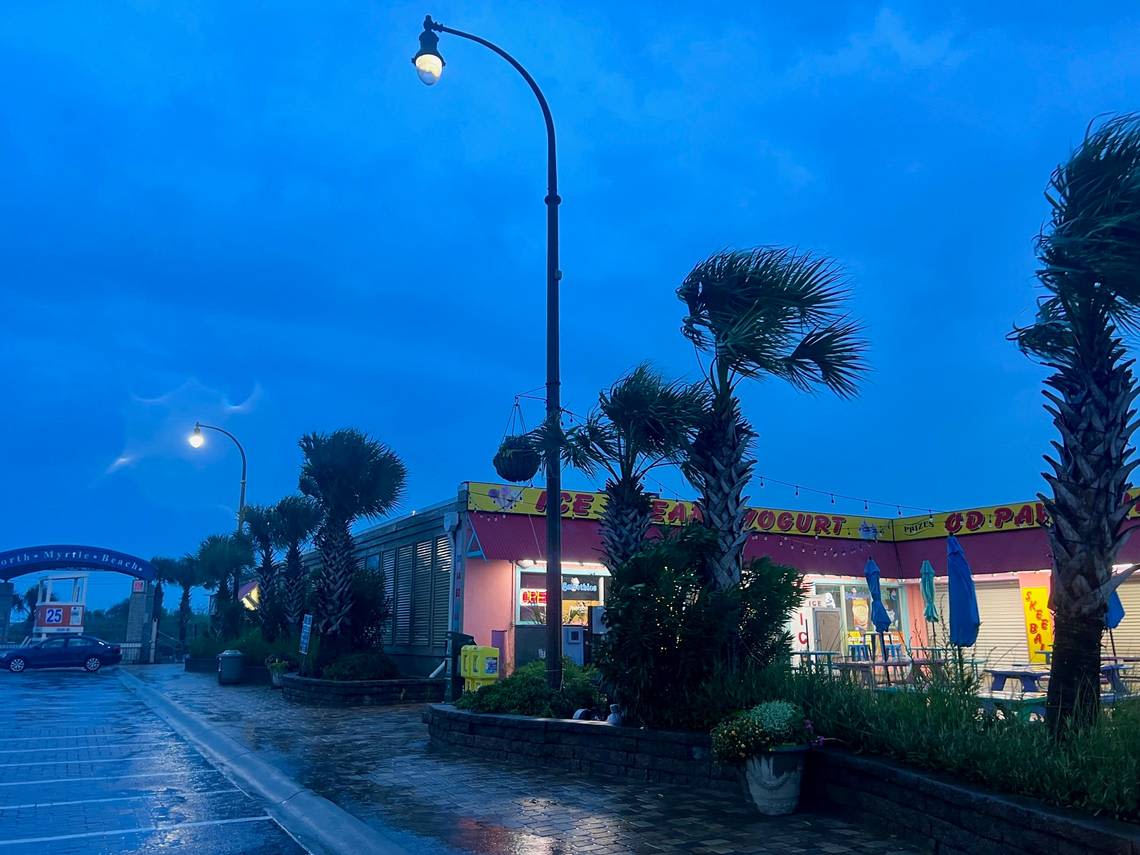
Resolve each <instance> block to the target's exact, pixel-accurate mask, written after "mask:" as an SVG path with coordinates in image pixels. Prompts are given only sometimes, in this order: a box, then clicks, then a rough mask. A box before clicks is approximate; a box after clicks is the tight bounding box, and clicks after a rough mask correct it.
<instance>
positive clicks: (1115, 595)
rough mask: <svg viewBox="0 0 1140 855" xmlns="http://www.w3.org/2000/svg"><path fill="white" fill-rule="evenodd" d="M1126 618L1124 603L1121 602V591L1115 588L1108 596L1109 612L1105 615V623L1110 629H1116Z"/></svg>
mask: <svg viewBox="0 0 1140 855" xmlns="http://www.w3.org/2000/svg"><path fill="white" fill-rule="evenodd" d="M1122 620H1124V603H1122V602H1120V592H1119V591H1117V590H1116V589H1115V588H1114V589H1113V591H1112V593H1111V594H1110V595H1109V597H1108V613H1107V614H1106V615H1105V616H1104V623H1105V626H1107V627H1108V628H1109V629H1116V628H1117V627H1118V626H1120V622H1121V621H1122Z"/></svg>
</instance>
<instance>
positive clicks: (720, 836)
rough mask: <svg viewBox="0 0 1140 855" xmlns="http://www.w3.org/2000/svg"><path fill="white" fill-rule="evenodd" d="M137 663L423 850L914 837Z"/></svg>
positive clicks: (410, 714) (838, 847)
mask: <svg viewBox="0 0 1140 855" xmlns="http://www.w3.org/2000/svg"><path fill="white" fill-rule="evenodd" d="M131 673H132V674H134V675H135V676H137V677H138V678H140V679H142V680H145V681H146V682H147V683H148V684H149V685H152V686H154V687H155V688H158V689H160V690H161V691H162V692H163V693H164V694H166V695H167V696H168V697H170V698H171V699H173V700H175V701H176V702H178V703H179V704H181V705H182V706H184V707H186V708H188V709H190V710H191V711H193V712H195V713H197V714H198V715H200V716H202V717H203V718H204V719H206V720H207V721H210V722H212V723H213V724H214V725H215V726H217V727H218V728H219V729H221V730H222V731H223V732H225V733H226V734H227V735H229V736H231V737H233V738H234V739H237V740H238V741H239V742H242V743H244V744H245V745H247V746H249V748H251V749H253V750H254V751H256V752H258V754H259V755H260V756H262V757H263V758H264V759H266V760H268V761H269V762H270V763H272V764H274V765H276V766H277V767H278V768H280V769H281V770H282V771H284V772H286V773H288V774H289V775H290V776H292V777H293V778H295V779H296V780H297V781H298V782H299V783H301V784H302V785H303V786H306V787H309V788H310V789H312V790H314V791H315V792H317V793H319V794H320V795H322V796H324V797H325V798H328V799H330V800H331V801H333V802H335V803H337V804H338V805H340V806H341V807H343V808H345V809H346V810H348V811H350V812H351V813H353V814H355V815H356V816H358V817H359V818H360V819H362V820H364V821H365V822H368V823H370V824H373V825H375V826H376V827H378V828H380V829H381V830H383V831H384V832H385V833H386V834H388V835H389V836H390V837H392V838H393V839H394V840H396V841H397V842H399V843H401V844H403V845H404V846H405V847H406V848H407V849H408V850H409V851H413V852H417V853H418V852H423V853H487V855H507V853H510V855H531V853H534V855H559V853H561V854H562V855H579V853H583V855H585V853H591V855H631V854H632V853H637V855H640V853H674V852H676V853H693V855H742V854H743V853H759V852H764V853H774V855H784V853H789V855H790V853H797V855H799V853H817V852H818V853H829V855H847V853H874V855H886V853H899V855H902V853H913V852H917V851H918V850H917V849H914V848H912V847H910V846H908V845H906V844H904V843H902V842H901V841H899V840H897V839H896V838H894V837H890V836H887V835H886V834H883V835H879V834H874V833H871V832H869V831H867V830H866V829H865V828H862V827H857V826H852V825H849V824H847V823H844V822H841V821H839V820H837V819H834V818H831V817H827V816H820V815H815V814H796V815H794V816H791V817H784V818H779V819H767V818H764V817H761V816H759V815H758V814H757V813H756V812H755V810H754V809H753V808H752V807H751V805H750V804H748V803H747V801H746V800H745V799H743V798H742V799H739V800H734V799H732V798H731V797H726V796H723V795H712V794H704V793H693V792H691V791H689V790H687V789H685V788H683V787H677V786H669V785H661V784H644V783H635V782H627V781H617V780H615V781H605V780H598V779H591V778H585V777H583V776H580V775H574V774H571V773H568V772H561V771H545V770H535V769H529V768H509V767H504V766H502V765H500V764H495V763H490V762H487V761H482V760H476V759H469V758H462V757H455V756H451V755H444V754H438V753H435V752H429V751H428V750H427V727H426V725H424V724H423V723H422V721H421V720H420V716H421V712H422V709H423V707H422V706H418V705H417V706H400V707H382V708H356V709H347V710H336V709H319V708H310V707H301V706H296V705H293V704H287V703H286V702H285V701H284V700H283V699H282V698H281V694H280V692H274V691H273V690H271V689H269V688H267V687H264V686H219V685H217V683H216V681H215V679H214V677H213V676H212V675H208V674H187V673H184V672H183V671H181V670H180V668H178V667H176V666H157V667H150V668H134V669H131Z"/></svg>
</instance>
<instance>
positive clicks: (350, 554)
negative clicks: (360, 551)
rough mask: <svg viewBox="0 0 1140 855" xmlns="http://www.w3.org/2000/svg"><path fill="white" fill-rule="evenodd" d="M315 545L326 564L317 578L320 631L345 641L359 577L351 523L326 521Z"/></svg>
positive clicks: (318, 533)
mask: <svg viewBox="0 0 1140 855" xmlns="http://www.w3.org/2000/svg"><path fill="white" fill-rule="evenodd" d="M314 542H315V543H316V547H317V551H318V552H320V553H321V558H322V560H323V565H324V566H323V572H322V573H321V574H320V576H319V577H318V579H317V611H318V613H319V615H320V624H319V630H320V632H321V634H322V635H325V636H329V637H333V636H335V637H337V638H340V639H343V638H346V637H347V635H348V627H349V621H350V618H349V611H350V610H351V609H352V579H353V576H355V575H356V553H355V550H354V548H353V542H352V534H351V533H350V531H349V528H348V523H346V522H344V521H341V520H332V519H330V520H326V521H325V522H324V524H323V525H322V526H321V528H320V530H319V531H318V532H317V536H316V538H315V541H314ZM334 646H335V645H334Z"/></svg>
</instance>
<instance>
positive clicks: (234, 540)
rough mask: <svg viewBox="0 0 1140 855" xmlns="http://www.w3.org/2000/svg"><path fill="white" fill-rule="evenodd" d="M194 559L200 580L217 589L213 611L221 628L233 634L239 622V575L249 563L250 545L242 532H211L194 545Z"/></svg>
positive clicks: (251, 560) (225, 632)
mask: <svg viewBox="0 0 1140 855" xmlns="http://www.w3.org/2000/svg"><path fill="white" fill-rule="evenodd" d="M197 559H198V567H199V569H200V571H201V574H202V579H203V580H204V584H206V585H207V586H208V587H212V588H214V589H215V591H216V592H217V597H216V600H215V606H216V608H215V615H216V617H217V618H218V620H217V623H218V624H219V625H220V629H221V632H222V634H223V635H224V636H226V637H233V636H235V635H237V633H238V631H239V629H240V625H241V602H240V590H241V579H242V575H243V573H244V571H245V570H246V569H248V568H249V567H252V566H253V545H252V544H251V543H250V542H249V539H248V538H246V536H245V535H244V534H212V535H210V536H209V537H207V538H206V539H205V540H203V541H202V544H201V546H199V547H198V554H197Z"/></svg>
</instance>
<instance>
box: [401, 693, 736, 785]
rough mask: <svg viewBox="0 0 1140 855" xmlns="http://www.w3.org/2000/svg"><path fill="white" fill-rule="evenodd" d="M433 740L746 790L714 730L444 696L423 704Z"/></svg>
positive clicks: (578, 768)
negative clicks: (496, 710)
mask: <svg viewBox="0 0 1140 855" xmlns="http://www.w3.org/2000/svg"><path fill="white" fill-rule="evenodd" d="M424 720H425V721H426V722H427V725H428V731H429V733H430V736H431V745H432V747H433V748H437V749H443V750H451V751H460V752H462V753H463V754H465V755H472V754H475V755H478V756H480V757H487V758H490V759H493V760H501V761H503V762H504V763H507V764H510V765H512V766H517V765H530V766H540V767H543V768H550V767H556V768H560V769H567V770H569V771H571V772H582V773H586V774H589V775H601V776H607V777H617V778H627V779H633V780H638V781H646V782H652V783H671V784H682V785H684V786H692V787H700V788H701V789H713V790H721V791H728V792H733V793H737V794H740V795H741V796H742V797H743V795H744V783H743V781H744V778H743V775H742V773H741V772H740V771H739V770H738V769H735V768H731V767H724V766H719V765H717V764H716V763H714V762H713V759H712V749H711V747H710V744H709V738H708V736H706V735H705V734H699V733H672V732H669V731H660V730H638V729H636V728H631V727H613V726H611V725H608V724H605V723H604V722H599V721H567V720H565V719H553V718H530V717H528V716H519V715H487V714H482V713H473V712H468V711H466V710H459V709H456V708H455V707H453V706H450V705H445V704H439V705H434V706H432V707H430V708H429V709H428V710H426V711H425V712H424Z"/></svg>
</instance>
